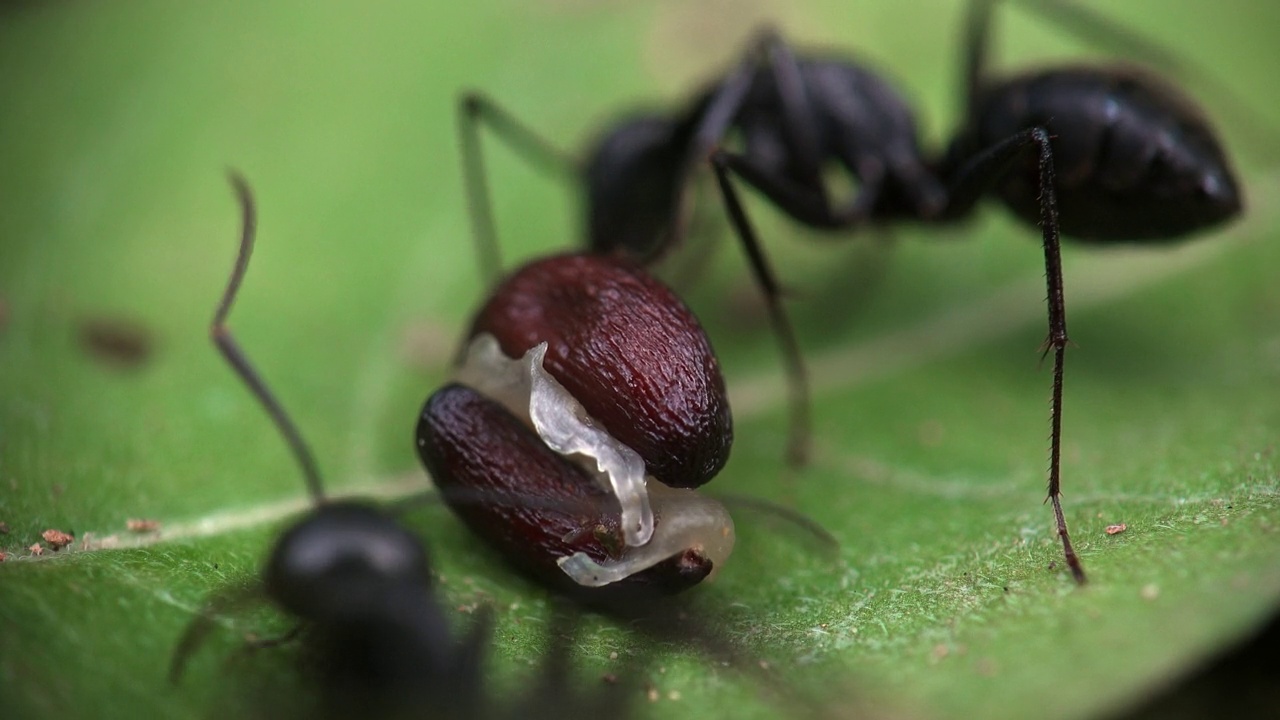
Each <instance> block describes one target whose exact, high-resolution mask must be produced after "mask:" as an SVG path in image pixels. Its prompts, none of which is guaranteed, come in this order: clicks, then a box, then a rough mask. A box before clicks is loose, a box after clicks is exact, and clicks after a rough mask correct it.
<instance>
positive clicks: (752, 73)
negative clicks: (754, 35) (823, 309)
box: [463, 0, 1242, 582]
mask: <svg viewBox="0 0 1280 720" xmlns="http://www.w3.org/2000/svg"><path fill="white" fill-rule="evenodd" d="M993 4H994V0H974V2H972V4H971V12H970V15H969V22H968V28H967V43H966V44H967V56H966V59H965V73H966V75H965V79H966V82H965V87H966V89H967V102H966V105H967V107H966V112H965V121H964V126H963V127H962V129H961V130H960V131H959V132H958V133H957V134H956V137H955V139H954V141H953V142H952V143H951V146H950V147H949V149H948V151H947V152H945V153H942V154H940V156H938V157H933V156H930V155H929V154H927V153H925V152H923V151H922V150H921V148H920V145H919V142H918V140H917V137H916V128H915V123H914V118H913V113H912V112H911V110H910V107H909V106H908V105H907V104H906V103H905V102H904V101H903V100H902V99H901V98H900V97H899V96H898V94H897V93H896V92H895V91H894V89H893V88H892V87H891V86H890V85H889V84H887V83H886V82H884V81H883V80H882V79H880V77H879V76H878V75H877V74H875V73H874V72H872V71H871V70H869V69H867V68H865V67H864V66H862V65H860V64H859V63H856V62H852V61H848V60H844V59H839V58H834V57H830V56H826V57H823V56H810V55H804V56H797V55H796V54H794V53H793V52H792V51H791V50H790V48H789V47H788V46H787V45H786V43H784V42H783V41H782V40H781V39H780V38H778V37H777V36H775V35H774V34H772V33H764V34H762V36H761V38H760V39H759V40H758V41H756V42H755V43H753V45H752V47H751V48H750V49H749V51H748V53H747V55H746V58H745V59H744V60H743V62H742V63H741V64H739V65H738V66H737V67H735V68H733V69H732V70H731V71H730V72H729V73H728V74H727V75H726V76H725V78H724V79H723V80H722V81H721V82H719V83H717V84H716V85H714V86H713V87H712V88H711V89H709V90H706V91H704V92H701V93H699V94H698V95H697V96H696V97H695V98H694V100H693V101H691V102H690V103H689V104H688V105H687V106H686V107H685V108H683V109H681V110H679V111H677V112H675V113H673V114H671V115H666V116H663V115H655V114H646V115H644V116H640V117H637V118H633V119H627V120H624V121H622V122H620V123H618V124H617V125H615V126H614V129H613V130H612V131H610V132H609V133H607V134H606V135H605V139H604V140H603V141H602V142H601V143H599V144H598V145H597V146H596V147H595V150H594V154H593V155H592V156H591V157H590V158H589V159H588V160H587V161H586V162H585V163H584V167H586V168H588V169H589V172H587V173H585V174H584V176H583V177H584V180H585V182H586V183H587V186H588V187H587V197H588V216H589V218H591V222H590V229H591V234H590V242H591V246H592V247H594V248H598V249H601V250H611V251H617V252H625V253H628V254H631V255H633V256H638V257H642V258H647V257H652V256H654V255H657V254H659V253H660V252H661V251H662V250H663V249H665V248H666V247H667V246H669V245H670V244H671V243H673V242H675V241H676V240H678V238H679V237H680V234H681V231H682V213H683V202H682V198H683V197H684V194H685V188H686V186H687V185H688V182H689V178H690V176H691V173H692V172H693V171H694V170H695V169H696V168H697V167H698V166H699V165H700V164H701V163H702V162H703V161H704V159H705V158H707V157H708V156H709V157H710V158H711V165H712V167H713V169H714V171H715V175H716V179H717V183H718V186H719V188H720V191H721V193H722V196H723V199H724V201H725V205H726V209H727V211H728V213H729V216H730V220H731V223H732V225H733V226H734V228H735V230H736V231H737V233H738V234H739V237H740V238H741V239H742V241H743V247H744V248H745V249H746V250H747V252H748V254H749V256H751V257H752V267H753V269H754V270H755V271H756V274H757V277H758V279H759V280H760V282H761V285H762V287H764V288H765V290H766V291H767V293H768V294H769V296H770V299H771V310H772V311H773V314H774V318H775V326H776V327H778V328H780V332H781V333H782V337H783V338H784V346H786V347H787V348H788V352H789V353H790V352H792V351H793V349H794V342H792V341H791V340H790V339H789V324H788V323H787V321H786V319H785V316H784V314H783V313H782V310H781V306H780V304H779V303H778V302H777V294H776V287H777V286H776V283H775V282H774V280H773V276H772V273H771V272H770V271H769V268H768V265H767V263H766V261H765V260H764V258H763V256H762V254H761V253H760V245H759V242H758V240H757V238H756V235H755V232H754V230H753V228H752V227H751V224H750V222H749V219H748V217H747V214H746V212H745V209H744V208H743V206H742V203H741V202H740V199H739V198H738V193H737V190H736V188H735V183H734V181H733V179H734V178H735V177H736V178H738V179H741V180H744V181H746V182H747V183H748V184H750V185H751V186H752V187H754V188H755V189H756V190H757V191H759V192H760V193H762V194H763V195H765V196H766V197H767V198H768V199H769V200H770V201H771V202H772V203H773V204H775V205H776V206H778V207H779V208H781V209H782V210H783V211H785V212H786V213H787V214H788V215H790V216H791V217H793V218H795V219H796V220H797V221H799V222H801V223H803V224H806V225H809V226H812V227H815V228H819V229H828V230H841V229H846V230H847V229H856V228H859V227H862V226H865V225H870V224H883V223H895V222H901V221H917V222H924V223H946V222H953V221H957V220H961V219H964V218H966V217H968V216H969V215H970V214H971V213H972V211H973V209H974V208H975V207H976V205H977V204H978V202H979V201H980V200H982V199H983V198H984V197H987V196H994V197H997V198H999V199H1000V200H1002V201H1003V202H1004V203H1005V204H1006V205H1007V206H1008V207H1009V208H1010V209H1011V210H1012V211H1013V212H1014V213H1015V214H1016V215H1017V216H1018V217H1020V218H1022V219H1023V220H1025V221H1027V222H1028V223H1035V224H1037V225H1038V226H1039V227H1040V228H1041V234H1042V245H1043V248H1044V254H1045V269H1046V278H1047V289H1048V306H1049V311H1048V316H1049V334H1048V338H1047V339H1046V342H1045V350H1046V352H1048V351H1049V350H1052V351H1053V353H1054V375H1053V393H1052V416H1051V443H1050V469H1049V482H1048V496H1049V500H1050V501H1051V502H1052V504H1053V508H1054V513H1055V518H1056V521H1057V530H1058V534H1059V535H1060V537H1061V539H1062V543H1063V547H1064V553H1065V555H1066V558H1067V563H1068V566H1069V567H1070V568H1071V570H1072V573H1073V575H1074V576H1075V578H1076V579H1077V580H1078V581H1081V582H1083V581H1084V578H1085V575H1084V571H1083V568H1082V566H1081V564H1080V562H1079V559H1078V558H1077V557H1076V555H1075V552H1074V550H1073V549H1072V547H1071V543H1070V539H1069V536H1068V533H1067V526H1066V521H1065V518H1064V516H1063V513H1062V508H1061V503H1060V499H1059V495H1060V476H1059V448H1060V445H1061V420H1062V382H1063V360H1064V352H1065V348H1066V346H1067V344H1068V342H1069V341H1068V335H1067V329H1066V310H1065V299H1064V291H1063V282H1062V269H1061V258H1060V254H1061V253H1060V248H1059V234H1060V233H1062V234H1066V235H1067V236H1069V237H1075V238H1078V239H1081V240H1086V241H1091V242H1095V243H1104V242H1105V243H1118V242H1145V243H1167V242H1171V241H1174V240H1177V239H1180V238H1183V237H1186V236H1187V235H1190V234H1192V233H1195V232H1199V231H1203V230H1206V229H1209V228H1212V227H1214V226H1216V225H1219V224H1221V223H1223V222H1225V221H1228V220H1230V219H1232V218H1234V217H1236V216H1237V215H1238V214H1239V212H1240V209H1241V207H1242V199H1241V192H1240V189H1239V186H1238V184H1237V182H1236V180H1235V178H1234V174H1233V172H1232V170H1231V168H1230V163H1229V162H1228V160H1227V158H1226V155H1225V153H1224V152H1223V151H1222V148H1221V145H1220V143H1219V142H1218V140H1217V138H1216V134H1215V132H1214V131H1213V129H1212V128H1211V127H1210V125H1209V124H1208V122H1207V121H1206V120H1205V118H1204V115H1203V113H1202V112H1201V111H1200V110H1199V109H1198V108H1197V107H1196V106H1195V104H1194V103H1193V102H1192V101H1191V100H1190V99H1189V98H1187V97H1185V96H1184V95H1183V94H1182V93H1180V92H1179V91H1178V90H1177V89H1176V88H1173V87H1172V86H1170V85H1168V84H1166V83H1164V82H1162V81H1159V80H1156V79H1154V78H1153V77H1152V76H1150V75H1148V74H1144V73H1141V72H1138V71H1135V70H1133V69H1131V68H1128V67H1123V66H1121V67H1108V66H1077V67H1070V68H1059V69H1049V70H1041V71H1036V72H1031V73H1026V74H1023V75H1018V76H1015V77H1012V78H1007V79H991V78H988V77H987V74H986V47H987V42H988V35H989V32H990V25H991V10H992V5H993ZM1054 4H1055V5H1056V4H1057V3H1054ZM464 106H465V107H466V108H467V110H468V113H469V116H471V117H483V118H485V119H487V120H488V121H489V124H490V126H491V127H493V128H494V129H495V130H497V131H498V132H499V134H501V135H502V136H504V137H506V138H507V139H509V140H510V141H511V142H512V144H513V145H514V146H516V147H517V148H518V149H520V150H521V151H523V152H525V153H526V154H530V155H535V156H537V157H540V158H542V159H544V160H546V159H548V158H555V159H557V160H556V162H558V164H559V166H561V167H564V166H566V165H569V164H570V163H568V162H567V161H565V160H563V156H562V155H560V154H559V153H558V152H556V151H553V150H550V149H549V146H548V145H547V144H546V143H543V142H542V141H540V140H538V139H537V138H536V137H535V136H534V135H533V134H532V133H530V132H529V131H528V130H525V129H524V128H522V127H521V126H519V124H518V123H516V122H515V121H514V120H513V119H512V118H511V117H510V116H509V115H507V114H505V113H503V112H502V111H500V110H498V109H497V108H496V106H494V105H493V104H492V103H491V102H489V101H487V100H483V99H482V98H479V97H478V96H474V95H473V96H470V97H469V98H468V100H467V101H466V102H464ZM473 126H474V122H472V123H470V124H467V123H464V133H463V139H464V150H465V151H466V152H467V158H468V159H467V168H468V170H469V176H470V177H471V178H472V181H471V186H470V187H471V188H472V195H473V212H474V213H475V215H476V216H477V221H476V225H477V228H478V229H479V234H480V236H481V238H482V240H483V239H485V238H491V235H492V226H491V225H492V223H491V220H489V219H488V212H489V210H488V201H487V195H486V194H485V192H484V187H483V175H482V172H481V170H480V169H479V160H478V157H477V151H476V150H475V147H476V146H475V143H476V139H475V131H474V127H473ZM735 140H736V142H735ZM717 147H719V149H716V148H717ZM832 163H835V164H837V165H839V166H840V167H842V168H843V169H844V170H845V171H847V172H848V174H849V175H850V176H851V178H852V179H853V180H854V181H855V183H856V187H857V191H856V193H854V194H853V196H852V197H849V198H836V197H835V194H834V193H833V192H831V191H830V190H829V189H828V186H827V178H826V175H825V173H826V172H827V170H828V166H829V165H830V164H832ZM628 188H629V189H631V190H632V192H630V193H629V192H627V190H628ZM623 222H633V223H634V224H633V225H632V226H631V227H632V228H633V230H632V231H627V230H622V229H618V228H617V227H615V224H616V223H623ZM486 233H487V235H486ZM609 233H613V234H612V235H611V234H609ZM614 239H616V242H615V241H614ZM488 244H489V245H490V246H492V241H491V239H490V240H488ZM490 254H491V255H493V254H495V253H494V252H493V251H490ZM795 364H796V366H797V367H799V366H800V364H799V361H798V360H796V361H795ZM794 376H795V377H799V378H801V379H803V370H799V371H797V372H796V373H795V375H794ZM801 384H802V383H801ZM801 413H802V411H801ZM798 416H799V414H798Z"/></svg>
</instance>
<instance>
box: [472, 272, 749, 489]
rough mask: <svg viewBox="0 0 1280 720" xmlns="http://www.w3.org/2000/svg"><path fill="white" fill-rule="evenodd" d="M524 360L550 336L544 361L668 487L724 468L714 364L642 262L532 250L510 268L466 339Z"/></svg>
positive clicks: (686, 315) (724, 422)
mask: <svg viewBox="0 0 1280 720" xmlns="http://www.w3.org/2000/svg"><path fill="white" fill-rule="evenodd" d="M481 333H488V334H490V335H492V336H493V337H495V338H496V339H497V341H498V344H499V346H500V347H501V349H502V352H503V353H504V354H505V355H507V356H508V357H511V358H519V357H521V356H522V355H524V354H525V353H526V352H527V351H528V350H530V349H531V348H533V347H535V346H536V345H538V344H539V343H543V342H545V343H547V350H546V355H545V358H544V360H543V362H544V365H545V368H546V371H547V372H548V373H549V374H550V375H551V376H552V377H553V378H555V379H556V380H557V381H558V382H559V383H560V384H561V385H563V386H564V388H565V389H566V390H568V392H569V394H571V395H572V396H573V397H574V398H575V399H576V400H577V401H578V402H579V403H581V404H582V407H583V408H584V409H585V410H586V412H587V413H588V414H589V415H590V416H591V417H592V418H593V419H594V420H595V421H597V422H599V423H600V424H601V425H603V426H604V428H605V429H606V430H607V431H608V433H609V434H610V435H612V436H613V437H614V438H617V440H618V441H619V442H621V443H623V444H624V445H626V446H627V447H629V448H631V449H632V450H634V451H635V452H636V453H638V454H639V455H640V457H641V458H642V459H643V460H644V464H645V471H646V472H647V473H648V474H650V475H652V476H653V477H655V478H657V479H658V480H660V481H661V482H663V483H665V484H666V485H669V486H671V487H685V488H692V487H698V486H699V485H702V484H703V483H705V482H706V481H708V480H710V479H711V478H712V477H714V476H715V475H716V473H718V472H720V470H721V468H723V467H724V464H725V462H726V461H727V460H728V458H729V449H730V447H731V446H732V443H733V421H732V418H731V417H730V414H729V402H728V399H727V397H726V395H725V388H724V378H723V376H722V375H721V373H720V363H719V361H718V360H717V359H716V356H715V353H714V352H713V351H712V349H711V343H710V341H708V340H707V336H706V333H705V332H703V330H702V326H701V325H700V324H699V323H698V320H697V318H696V317H695V316H694V315H693V313H692V312H690V310H689V309H688V307H686V306H685V304H684V303H683V302H681V301H680V299H679V298H677V297H676V295H675V294H674V293H673V292H672V291H671V290H670V289H668V288H667V287H666V286H665V285H663V284H662V283H661V282H659V281H658V280H656V279H654V278H653V277H651V276H650V275H648V274H647V273H645V272H643V271H642V270H640V269H639V268H638V267H637V266H635V265H633V264H631V263H629V262H627V261H624V260H621V259H617V258H612V257H606V256H602V255H593V254H569V255H559V256H555V257H551V258H546V259H543V260H538V261H535V262H532V263H529V264H528V265H525V266H524V267H522V268H520V269H519V270H517V271H516V272H515V273H514V274H512V275H510V276H509V277H507V278H506V279H505V280H504V281H503V282H502V283H501V284H500V285H499V286H498V287H497V289H496V290H495V291H494V293H493V295H492V297H490V298H489V301H488V302H487V303H486V304H485V305H484V307H483V308H481V310H480V312H479V313H478V314H477V315H476V318H475V320H474V322H473V323H472V325H471V332H470V335H471V337H473V338H474V337H476V336H477V335H480V334H481Z"/></svg>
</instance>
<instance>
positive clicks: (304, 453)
mask: <svg viewBox="0 0 1280 720" xmlns="http://www.w3.org/2000/svg"><path fill="white" fill-rule="evenodd" d="M227 178H228V179H229V180H230V181H231V187H232V189H233V190H234V191H235V193H236V199H237V200H238V201H239V202H240V216H241V218H242V222H241V226H240V251H239V254H237V255H236V264H235V267H234V268H232V270H231V277H230V278H229V279H228V280H227V289H226V290H225V291H224V292H223V293H222V300H221V301H220V302H219V303H218V308H217V310H215V311H214V313H213V322H212V323H211V324H210V325H209V336H210V338H212V339H213V344H214V345H216V346H217V347H218V351H219V352H220V353H222V357H223V358H225V359H226V361H227V363H228V364H229V365H231V369H232V370H234V371H235V373H236V375H239V376H240V379H241V380H243V381H244V384H245V385H248V386H249V391H250V392H252V393H253V395H254V397H256V398H258V402H260V403H262V407H263V408H264V409H265V410H266V411H267V414H268V415H270V416H271V419H272V420H273V421H274V422H275V424H276V428H277V429H278V430H279V431H280V434H281V435H283V436H284V439H285V441H286V442H288V443H289V448H290V450H292V451H293V456H294V458H296V459H297V461H298V465H299V467H301V468H302V477H303V479H304V480H305V481H306V483H307V490H308V491H310V493H311V498H312V499H313V500H315V501H316V503H317V504H319V503H323V502H324V501H325V497H324V488H323V487H322V485H321V483H320V471H319V469H318V468H317V467H316V460H315V457H314V456H313V455H312V454H311V450H310V448H308V447H307V443H306V441H305V440H303V439H302V434H301V433H300V432H298V428H297V426H296V425H294V424H293V421H292V420H290V419H289V414H288V413H286V412H285V410H284V406H283V405H281V404H280V401H279V400H276V398H275V396H274V395H272V394H271V390H269V389H268V388H267V383H266V382H265V381H264V380H263V379H262V376H261V375H259V374H258V371H257V370H255V369H254V368H253V364H252V363H250V362H249V358H248V356H246V355H245V354H244V351H243V350H241V349H240V345H239V343H237V342H236V339H235V337H233V336H232V335H231V328H229V327H227V315H229V314H230V313H231V306H232V304H234V303H235V299H236V293H237V292H239V290H240V281H241V280H244V274H245V271H246V270H248V269H249V256H250V255H252V254H253V236H254V233H255V231H256V229H257V224H258V213H257V210H256V209H255V207H254V203H253V191H252V190H250V189H249V183H248V182H246V181H245V179H244V177H243V176H242V175H240V173H238V172H236V171H235V170H228V171H227Z"/></svg>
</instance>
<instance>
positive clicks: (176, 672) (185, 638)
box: [169, 585, 262, 685]
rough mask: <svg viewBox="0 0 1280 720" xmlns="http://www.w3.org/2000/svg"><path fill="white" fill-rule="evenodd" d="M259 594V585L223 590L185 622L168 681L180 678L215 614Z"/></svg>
mask: <svg viewBox="0 0 1280 720" xmlns="http://www.w3.org/2000/svg"><path fill="white" fill-rule="evenodd" d="M261 594H262V589H261V588H260V587H258V586H257V585H251V586H248V587H241V588H233V589H231V590H227V591H223V592H221V593H219V594H218V595H217V596H215V597H214V598H212V599H211V600H210V601H209V602H208V603H206V604H205V606H204V608H202V609H201V610H200V614H199V615H197V616H196V617H195V618H193V619H192V620H191V622H190V623H188V624H187V629H186V630H184V631H183V633H182V638H181V639H179V640H178V645H177V647H175V648H174V649H173V658H172V659H171V660H170V661H169V682H170V683H173V684H175V685H176V684H177V683H178V681H180V680H181V679H182V673H183V672H185V671H186V668H187V660H189V659H190V658H191V656H192V655H193V654H195V652H196V651H197V650H199V649H200V646H201V645H203V644H204V641H205V638H207V637H208V636H209V631H210V630H212V629H213V625H214V616H215V615H217V614H221V613H225V612H229V611H232V610H235V609H236V608H240V607H243V606H245V605H248V604H249V603H250V602H253V601H255V600H257V598H258V597H259V596H260V595H261Z"/></svg>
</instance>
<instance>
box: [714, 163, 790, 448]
mask: <svg viewBox="0 0 1280 720" xmlns="http://www.w3.org/2000/svg"><path fill="white" fill-rule="evenodd" d="M711 165H712V167H713V168H714V169H715V173H716V183H717V185H719V187H720V194H721V197H722V198H723V199H724V204H725V208H726V209H727V210H728V212H729V219H730V221H731V222H732V223H733V227H734V230H735V231H736V232H737V233H738V239H739V240H740V241H741V243H742V249H743V252H745V253H746V255H747V260H748V262H749V263H750V265H751V271H752V273H753V274H754V275H755V276H756V282H757V283H758V284H759V285H760V290H761V291H762V292H763V293H764V296H765V303H766V305H767V306H768V308H769V319H770V321H771V322H772V323H773V329H774V332H775V333H776V334H777V336H778V342H779V344H780V346H781V349H782V359H783V363H784V364H785V365H786V368H787V378H788V381H789V385H790V396H791V433H790V438H789V440H788V443H787V458H788V461H789V462H790V463H791V464H792V465H793V466H801V465H804V464H806V463H807V462H808V460H809V443H810V441H811V437H810V433H811V431H810V422H809V405H810V395H809V372H808V369H807V368H806V367H805V364H804V358H803V357H801V355H800V345H799V343H798V342H797V341H796V335H795V329H794V328H793V327H792V326H791V319H790V318H789V317H788V316H787V313H786V310H785V309H784V308H783V307H782V298H781V291H780V289H779V287H778V282H777V280H776V279H775V277H774V274H773V270H772V269H771V268H770V267H769V262H768V259H767V258H766V257H765V254H764V251H763V250H762V249H761V247H760V241H759V240H758V239H757V237H756V233H755V229H754V228H753V227H752V226H751V221H750V219H748V217H747V213H746V211H745V210H744V209H743V207H742V202H741V201H740V200H739V199H738V193H737V191H736V190H734V188H733V183H732V181H730V179H729V169H728V165H727V162H726V159H725V156H724V154H722V153H716V154H714V155H712V157H711Z"/></svg>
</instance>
